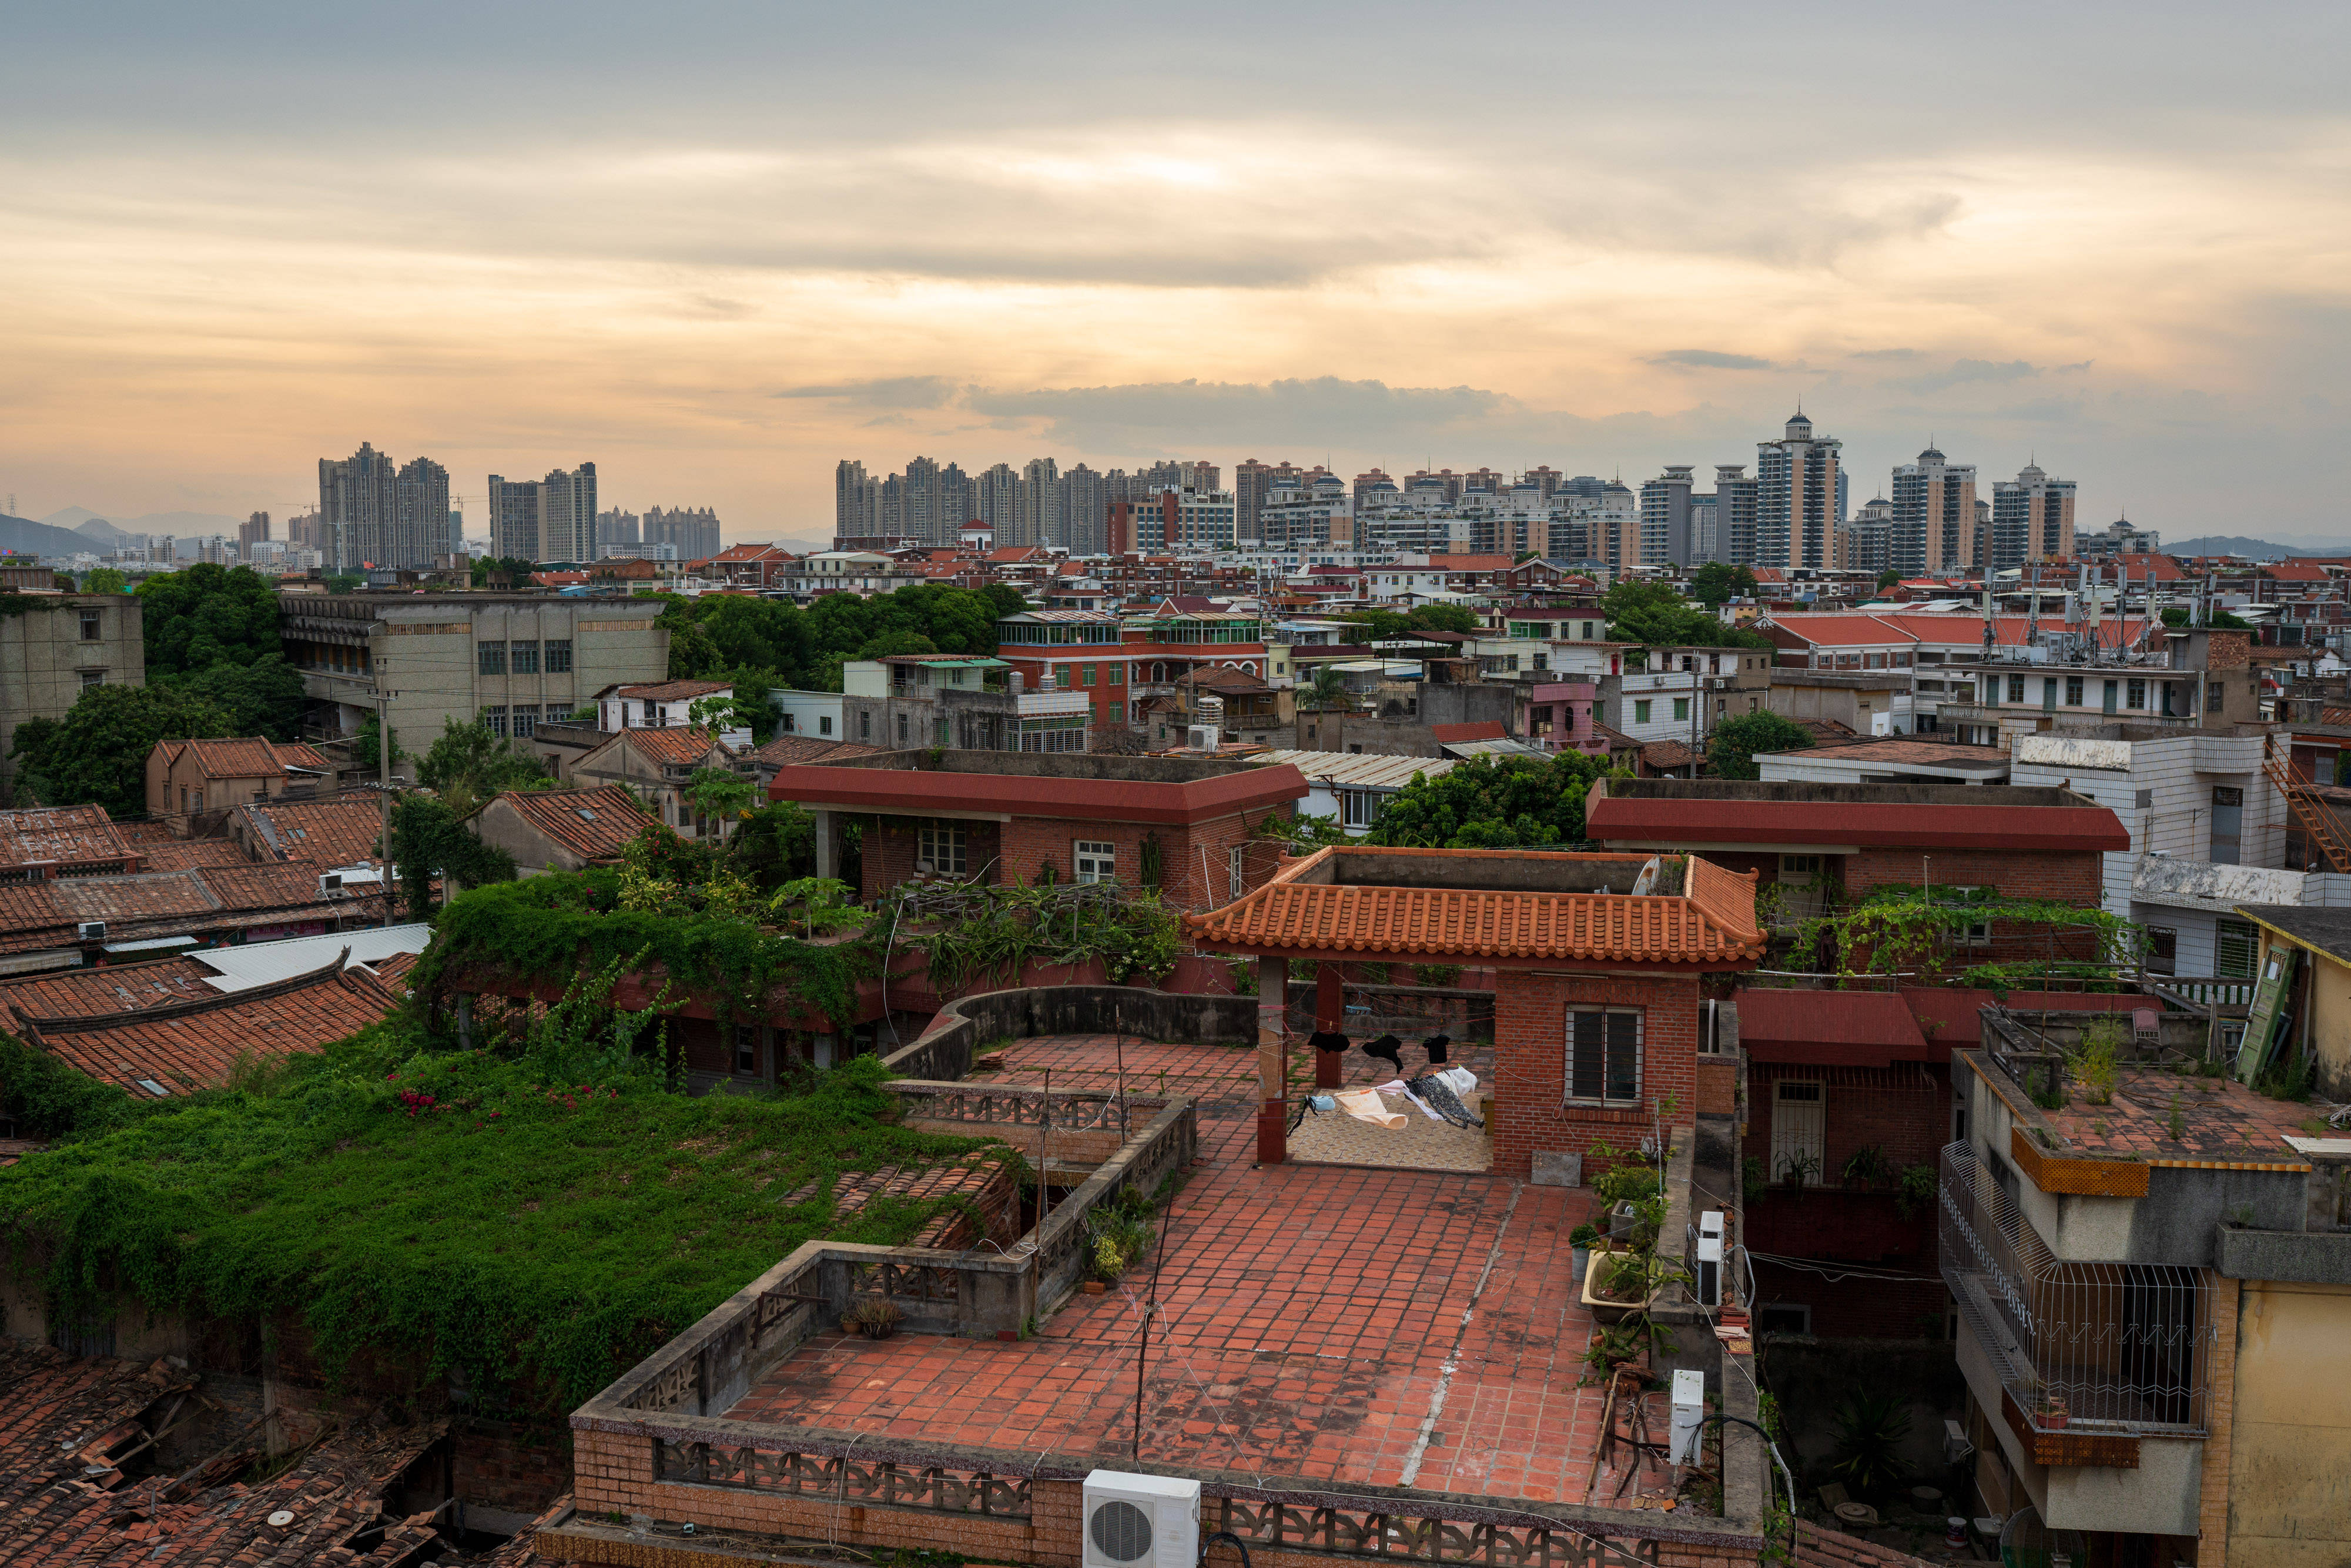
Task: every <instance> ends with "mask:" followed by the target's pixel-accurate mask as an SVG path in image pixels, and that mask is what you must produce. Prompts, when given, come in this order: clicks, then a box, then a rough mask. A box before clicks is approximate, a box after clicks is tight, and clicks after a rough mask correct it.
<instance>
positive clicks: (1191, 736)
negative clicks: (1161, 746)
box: [1184, 724, 1217, 751]
mask: <svg viewBox="0 0 2351 1568" xmlns="http://www.w3.org/2000/svg"><path fill="white" fill-rule="evenodd" d="M1184 744H1185V745H1186V746H1188V747H1191V748H1192V749H1193V750H1195V751H1214V750H1216V749H1217V727H1216V726H1214V725H1212V724H1196V725H1194V726H1193V727H1191V728H1189V729H1187V730H1186V731H1185V732H1184Z"/></svg>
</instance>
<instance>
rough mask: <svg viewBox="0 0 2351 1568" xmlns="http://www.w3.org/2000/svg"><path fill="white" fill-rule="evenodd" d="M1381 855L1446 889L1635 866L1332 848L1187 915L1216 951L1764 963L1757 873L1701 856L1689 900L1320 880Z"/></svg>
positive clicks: (1495, 853)
mask: <svg viewBox="0 0 2351 1568" xmlns="http://www.w3.org/2000/svg"><path fill="white" fill-rule="evenodd" d="M1351 853H1353V854H1367V853H1372V854H1376V855H1377V856H1379V857H1380V858H1382V859H1390V858H1404V859H1407V860H1425V861H1426V865H1427V868H1428V870H1427V879H1428V880H1429V881H1433V882H1437V883H1442V882H1443V881H1444V880H1445V879H1446V877H1447V866H1448V863H1449V864H1450V865H1452V866H1454V867H1456V868H1460V869H1458V870H1457V871H1456V873H1455V874H1457V875H1466V874H1473V873H1477V872H1479V870H1481V869H1482V867H1481V866H1480V862H1511V863H1512V864H1514V865H1517V866H1521V867H1522V866H1523V865H1524V864H1525V863H1526V862H1530V861H1532V862H1558V863H1559V865H1560V867H1561V869H1562V871H1563V872H1564V871H1566V870H1568V869H1569V868H1571V867H1576V868H1581V867H1583V866H1584V865H1586V864H1588V863H1589V862H1593V861H1595V860H1609V861H1615V862H1620V863H1623V864H1624V865H1625V879H1626V881H1627V882H1628V883H1629V881H1630V879H1631V877H1632V875H1633V874H1634V873H1636V872H1637V871H1638V869H1639V866H1638V859H1637V857H1633V856H1613V855H1612V856H1593V855H1570V854H1552V853H1544V852H1533V851H1524V850H1412V849H1383V850H1379V851H1376V852H1365V851H1346V850H1322V851H1319V852H1316V853H1314V854H1312V855H1310V856H1308V857H1307V858H1306V859H1304V860H1302V861H1298V862H1293V863H1292V864H1290V865H1289V866H1286V867H1285V868H1284V869H1283V870H1282V871H1281V872H1280V873H1278V874H1277V875H1276V876H1275V878H1274V879H1273V880H1272V881H1271V882H1269V883H1266V884H1265V885H1264V886H1263V887H1260V888H1259V889H1258V890H1257V891H1256V892H1254V893H1252V894H1249V895H1248V896H1247V897H1245V898H1243V899H1241V900H1239V901H1238V903H1234V904H1227V905H1226V906H1225V907H1224V908H1222V909H1217V910H1211V911H1210V912H1209V913H1207V914H1206V915H1186V916H1185V917H1184V925H1185V928H1186V931H1187V932H1189V933H1190V934H1191V935H1192V936H1194V937H1195V938H1196V939H1197V940H1199V941H1201V942H1203V943H1205V944H1207V946H1212V947H1241V948H1247V949H1250V950H1265V949H1283V950H1289V951H1303V952H1330V953H1362V954H1380V953H1396V954H1425V953H1426V954H1436V953H1442V954H1447V955H1462V956H1471V955H1474V956H1480V957H1492V958H1547V959H1566V958H1574V959H1585V960H1593V959H1596V960H1601V961H1605V962H1613V963H1619V964H1644V965H1646V964H1690V965H1698V966H1703V967H1709V968H1729V967H1746V966H1747V965H1749V964H1751V963H1753V962H1755V961H1756V960H1757V959H1759V958H1761V956H1762V952H1763V937H1762V934H1761V932H1760V931H1759V930H1758V929H1757V928H1756V925H1755V915H1754V908H1755V883H1754V877H1753V875H1752V873H1750V874H1748V875H1744V876H1742V875H1738V874H1736V873H1730V872H1727V871H1724V870H1722V869H1721V868H1720V867H1719V866H1716V865H1713V864H1710V863H1709V862H1706V861H1702V860H1698V859H1697V858H1695V857H1692V858H1690V859H1689V860H1687V861H1686V862H1684V863H1685V865H1686V867H1687V875H1688V877H1689V893H1688V894H1687V896H1656V895H1645V896H1641V897H1637V898H1636V897H1635V896H1633V895H1632V894H1623V893H1617V894H1603V893H1580V892H1562V893H1544V892H1521V891H1516V890H1504V889H1494V888H1459V887H1445V886H1442V885H1438V886H1429V885H1426V883H1420V882H1418V881H1416V884H1415V885H1411V886H1378V885H1360V884H1359V885H1352V886H1351V885H1346V884H1343V883H1330V882H1311V881H1309V880H1307V878H1308V877H1309V876H1311V875H1315V874H1334V873H1332V871H1330V870H1328V869H1327V868H1329V867H1330V866H1331V865H1332V857H1335V856H1342V855H1346V854H1351Z"/></svg>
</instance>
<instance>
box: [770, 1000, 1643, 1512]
mask: <svg viewBox="0 0 2351 1568" xmlns="http://www.w3.org/2000/svg"><path fill="white" fill-rule="evenodd" d="M1411 1049H1413V1048H1408V1052H1409V1051H1410V1050H1411ZM1350 1057H1351V1059H1352V1058H1353V1053H1352V1052H1351V1053H1350ZM1354 1065H1355V1064H1354V1063H1353V1061H1352V1060H1351V1062H1350V1066H1351V1068H1353V1066H1354ZM1047 1066H1050V1068H1051V1069H1052V1073H1053V1086H1054V1088H1056V1089H1061V1088H1064V1087H1067V1088H1071V1089H1082V1088H1094V1087H1103V1088H1107V1087H1110V1086H1111V1085H1112V1083H1113V1082H1115V1080H1116V1077H1117V1074H1116V1072H1115V1071H1114V1068H1113V1042H1112V1041H1111V1040H1110V1039H1109V1038H1108V1037H1106V1036H1105V1037H1093V1036H1085V1037H1080V1036H1060V1037H1050V1038H1045V1039H1038V1040H1021V1041H1019V1042H1016V1043H1015V1044H1013V1045H1012V1046H1010V1047H1008V1049H1007V1051H1006V1061H1005V1065H1004V1067H1003V1068H1002V1069H1001V1070H1000V1071H998V1072H997V1073H995V1074H993V1076H996V1077H1000V1078H1006V1079H1010V1080H1013V1081H1016V1082H1034V1081H1036V1080H1037V1079H1038V1078H1039V1077H1040V1075H1041V1070H1042V1069H1043V1068H1045V1067H1047ZM1255 1068H1256V1057H1255V1053H1254V1051H1249V1050H1247V1049H1237V1048H1219V1047H1213V1046H1191V1045H1163V1044H1156V1043H1152V1042H1138V1041H1134V1040H1129V1041H1127V1042H1126V1045H1125V1081H1126V1083H1127V1085H1128V1086H1129V1087H1130V1088H1131V1089H1134V1090H1136V1091H1145V1090H1148V1091H1151V1092H1157V1091H1158V1090H1159V1089H1160V1088H1161V1086H1162V1085H1163V1084H1164V1085H1165V1088H1166V1089H1167V1090H1169V1091H1171V1092H1188V1093H1190V1094H1192V1095H1194V1096H1196V1099H1197V1101H1198V1103H1199V1116H1200V1142H1201V1148H1200V1155H1201V1162H1202V1163H1201V1164H1200V1165H1199V1166H1196V1168H1195V1169H1194V1171H1193V1173H1192V1177H1191V1180H1190V1182H1189V1184H1188V1185H1187V1186H1186V1187H1185V1189H1184V1191H1183V1192H1182V1193H1181V1194H1180V1195H1179V1196H1178V1197H1176V1199H1175V1205H1174V1214H1173V1217H1172V1220H1171V1221H1170V1223H1169V1226H1168V1229H1167V1235H1166V1238H1165V1262H1164V1264H1163V1265H1162V1271H1161V1273H1160V1275H1159V1280H1158V1302H1159V1319H1158V1327H1157V1328H1156V1330H1155V1332H1154V1333H1153V1335H1152V1342H1151V1351H1150V1359H1149V1364H1148V1368H1147V1375H1146V1376H1145V1379H1144V1383H1145V1386H1144V1399H1143V1407H1144V1419H1143V1433H1142V1454H1143V1458H1144V1459H1146V1460H1156V1461H1158V1462H1161V1463H1168V1464H1181V1465H1186V1466H1195V1467H1200V1468H1205V1469H1226V1470H1231V1471H1238V1472H1244V1473H1254V1474H1259V1475H1264V1476H1269V1477H1271V1476H1280V1477H1295V1478H1299V1479H1307V1480H1336V1481H1343V1482H1354V1483H1368V1484H1376V1485H1402V1486H1415V1487H1420V1488H1425V1489H1430V1490H1444V1491H1460V1492H1470V1493H1481V1494H1485V1495H1489V1496H1504V1497H1513V1498H1527V1499H1539V1500H1552V1501H1567V1502H1579V1501H1582V1500H1584V1496H1585V1490H1586V1482H1587V1479H1588V1478H1589V1477H1590V1472H1591V1466H1592V1455H1593V1448H1594V1445H1595V1443H1596V1441H1597V1439H1598V1437H1599V1422H1600V1411H1601V1407H1602V1398H1603V1392H1604V1391H1603V1389H1602V1388H1601V1386H1600V1385H1598V1384H1597V1383H1595V1384H1593V1385H1592V1386H1589V1387H1583V1386H1579V1384H1580V1383H1581V1382H1582V1379H1583V1372H1584V1370H1585V1369H1584V1367H1583V1364H1582V1362H1581V1359H1580V1358H1581V1356H1582V1355H1583V1350H1584V1347H1585V1344H1586V1343H1587V1342H1588V1340H1589V1337H1590V1334H1591V1331H1592V1322H1591V1319H1590V1317H1589V1316H1588V1314H1587V1313H1586V1312H1585V1311H1584V1309H1583V1306H1582V1304H1581V1302H1580V1301H1579V1300H1578V1297H1577V1292H1576V1291H1575V1288H1574V1286H1573V1283H1572V1282H1571V1281H1570V1279H1569V1263H1568V1232H1569V1231H1570V1230H1572V1229H1573V1228H1574V1227H1575V1226H1576V1225H1577V1224H1579V1223H1581V1222H1582V1221H1583V1220H1584V1219H1586V1218H1590V1216H1591V1214H1592V1211H1593V1199H1592V1197H1591V1195H1590V1194H1589V1193H1588V1192H1585V1191H1583V1190H1582V1189H1576V1188H1560V1187H1537V1186H1524V1185H1521V1184H1517V1183H1512V1182H1509V1181H1503V1180H1499V1179H1497V1178H1495V1177H1492V1176H1486V1175H1470V1174H1462V1173H1452V1172H1441V1171H1426V1170H1361V1169H1350V1168H1341V1167H1337V1166H1307V1165H1286V1166H1270V1167H1265V1168H1259V1167H1257V1166H1254V1164H1253V1161H1254V1159H1255V1124H1254V1121H1253V1116H1254V1113H1255V1108H1256V1088H1255ZM1385 1069H1386V1064H1385V1063H1373V1064H1369V1065H1368V1068H1367V1070H1365V1071H1350V1072H1349V1073H1348V1081H1349V1082H1373V1081H1374V1079H1373V1078H1372V1077H1371V1073H1372V1072H1374V1071H1385ZM1483 1077H1484V1073H1483V1071H1480V1078H1481V1081H1482V1079H1483ZM1150 1283H1151V1281H1150V1272H1149V1270H1147V1269H1139V1270H1135V1271H1134V1272H1132V1273H1130V1274H1129V1275H1128V1277H1127V1278H1126V1279H1125V1280H1123V1281H1121V1282H1120V1283H1119V1284H1118V1285H1115V1286H1113V1288H1112V1289H1111V1291H1109V1293H1107V1294H1104V1295H1100V1296H1086V1295H1080V1296H1076V1297H1074V1298H1072V1299H1071V1301H1070V1302H1069V1303H1068V1304H1066V1305H1064V1306H1063V1307H1062V1308H1061V1310H1060V1311H1058V1312H1055V1313H1054V1314H1053V1316H1052V1318H1051V1319H1050V1321H1049V1322H1046V1323H1045V1324H1044V1325H1043V1326H1042V1329H1041V1331H1040V1333H1039V1334H1038V1336H1037V1337H1036V1338H1035V1339H1032V1340H1029V1341H1027V1342H1024V1343H1017V1344H1015V1343H1000V1342H997V1341H976V1340H959V1339H948V1338H944V1337H939V1336H934V1335H927V1334H901V1335H898V1336H896V1337H895V1338H893V1339H888V1340H883V1341H880V1342H878V1343H877V1342H872V1341H866V1340H862V1339H853V1338H842V1337H840V1336H837V1335H824V1336H820V1337H819V1338H817V1339H814V1340H811V1341H810V1342H809V1343H807V1344H805V1345H803V1346H802V1347H801V1348H800V1349H799V1351H798V1352H796V1353H795V1354H793V1355H792V1356H790V1357H789V1359H787V1360H786V1361H785V1362H783V1363H782V1364H779V1365H778V1366H777V1367H776V1368H774V1369H773V1370H772V1371H771V1372H770V1373H769V1374H768V1376H767V1377H766V1378H764V1379H763V1380H762V1381H761V1382H760V1383H759V1385H758V1386H757V1387H755V1388H754V1389H753V1390H752V1391H751V1392H750V1393H749V1394H748V1395H747V1396H745V1397H744V1399H743V1400H742V1401H741V1402H740V1403H739V1404H738V1405H737V1406H736V1407H735V1408H734V1409H732V1410H730V1411H729V1412H728V1413H727V1414H728V1415H729V1416H733V1417H735V1418H737V1419H745V1420H760V1421H775V1422H780V1423H788V1424H791V1425H796V1426H806V1427H820V1428H825V1429H829V1430H833V1431H854V1432H867V1433H874V1434H886V1435H890V1436H895V1437H914V1438H920V1439H921V1440H923V1441H925V1442H926V1443H936V1444H943V1445H944V1444H953V1443H970V1444H974V1445H984V1446H987V1447H990V1448H1006V1449H1014V1450H1019V1451H1022V1452H1028V1453H1038V1454H1043V1453H1052V1454H1060V1455H1064V1456H1068V1457H1071V1458H1082V1459H1085V1460H1087V1461H1089V1462H1098V1463H1103V1464H1112V1463H1115V1462H1116V1461H1119V1460H1122V1459H1124V1458H1128V1456H1129V1454H1130V1444H1131V1442H1132V1441H1133V1438H1134V1412H1135V1354H1136V1348H1137V1330H1138V1326H1139V1324H1140V1322H1141V1321H1142V1309H1143V1299H1144V1294H1145V1292H1146V1291H1148V1289H1149V1286H1150ZM1651 1397H1652V1398H1653V1399H1656V1400H1659V1401H1660V1403H1659V1405H1658V1406H1657V1407H1656V1408H1654V1409H1652V1411H1651V1412H1650V1421H1651V1427H1652V1429H1653V1430H1654V1431H1657V1432H1662V1431H1663V1430H1664V1419H1665V1411H1664V1409H1663V1407H1662V1403H1661V1401H1662V1396H1651ZM1617 1479H1618V1478H1617V1477H1615V1476H1610V1477H1607V1478H1604V1479H1601V1480H1600V1482H1599V1485H1598V1489H1597V1490H1596V1492H1595V1494H1594V1496H1593V1500H1594V1501H1605V1500H1608V1499H1609V1498H1610V1497H1611V1496H1612V1495H1613V1493H1614V1489H1615V1484H1616V1480H1617ZM1664 1481H1665V1478H1664V1476H1663V1474H1662V1473H1661V1472H1652V1473H1648V1474H1645V1475H1643V1476H1641V1477H1639V1478H1636V1479H1635V1485H1634V1486H1633V1487H1632V1488H1631V1489H1628V1490H1627V1493H1626V1498H1627V1499H1628V1500H1629V1498H1630V1497H1631V1496H1632V1495H1633V1493H1634V1492H1636V1491H1640V1490H1659V1489H1661V1488H1662V1487H1663V1485H1664Z"/></svg>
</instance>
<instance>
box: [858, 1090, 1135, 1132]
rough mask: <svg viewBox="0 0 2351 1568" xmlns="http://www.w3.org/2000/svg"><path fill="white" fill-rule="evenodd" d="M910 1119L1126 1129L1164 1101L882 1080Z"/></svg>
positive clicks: (1057, 1128)
mask: <svg viewBox="0 0 2351 1568" xmlns="http://www.w3.org/2000/svg"><path fill="white" fill-rule="evenodd" d="M888 1088H889V1091H890V1092H891V1093H893V1094H894V1095H896V1096H897V1097H898V1100H899V1103H900V1110H901V1113H902V1114H903V1115H904V1118H905V1119H906V1120H907V1121H910V1122H917V1121H919V1122H969V1123H972V1124H975V1126H977V1127H986V1126H1003V1127H1046V1128H1050V1129H1051V1130H1052V1131H1054V1132H1062V1131H1068V1132H1098V1131H1111V1132H1120V1133H1127V1132H1131V1131H1132V1130H1133V1128H1134V1124H1136V1123H1137V1122H1148V1121H1149V1120H1150V1118H1152V1117H1153V1116H1155V1115H1156V1114H1157V1113H1159V1112H1160V1111H1161V1110H1162V1109H1164V1108H1165V1106H1166V1105H1167V1103H1168V1101H1167V1097H1166V1096H1165V1095H1163V1094H1157V1093H1154V1094H1150V1095H1140V1094H1130V1095H1128V1096H1126V1097H1125V1099H1124V1100H1123V1101H1122V1100H1121V1099H1120V1098H1119V1097H1118V1096H1117V1095H1116V1094H1114V1093H1111V1092H1107V1091H1102V1090H1081V1091H1078V1092H1054V1093H1052V1094H1050V1095H1049V1094H1047V1093H1046V1092H1044V1091H1043V1090H1041V1089H1039V1088H1035V1087H1024V1086H1022V1085H1019V1084H1012V1083H932V1082H920V1081H910V1080H905V1079H901V1080H899V1081H897V1082H893V1083H891V1084H890V1085H888Z"/></svg>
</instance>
